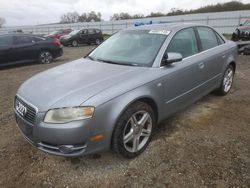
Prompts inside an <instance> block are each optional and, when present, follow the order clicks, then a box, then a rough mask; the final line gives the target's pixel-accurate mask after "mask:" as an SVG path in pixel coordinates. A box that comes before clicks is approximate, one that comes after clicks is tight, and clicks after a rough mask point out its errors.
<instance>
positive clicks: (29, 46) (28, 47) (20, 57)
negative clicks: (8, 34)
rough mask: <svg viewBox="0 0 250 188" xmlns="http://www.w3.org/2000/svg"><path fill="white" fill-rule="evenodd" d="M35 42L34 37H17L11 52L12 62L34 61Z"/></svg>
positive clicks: (14, 39) (14, 38)
mask: <svg viewBox="0 0 250 188" xmlns="http://www.w3.org/2000/svg"><path fill="white" fill-rule="evenodd" d="M35 50H36V48H35V41H34V39H33V37H32V36H25V35H19V36H18V35H17V36H14V37H13V49H12V51H11V60H12V61H29V60H34V59H35V58H36V57H34V54H36V53H35Z"/></svg>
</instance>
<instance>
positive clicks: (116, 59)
mask: <svg viewBox="0 0 250 188" xmlns="http://www.w3.org/2000/svg"><path fill="white" fill-rule="evenodd" d="M167 36H168V33H164V32H157V31H150V30H125V31H120V32H118V33H117V34H114V35H113V36H111V37H109V38H108V39H107V40H106V41H105V42H103V43H102V44H101V45H100V46H98V47H97V48H96V49H95V50H94V51H93V52H92V53H90V55H89V57H90V58H92V59H94V60H96V61H98V60H99V61H103V62H109V63H115V64H126V65H132V66H152V64H153V61H154V59H155V57H156V55H157V54H158V51H159V49H160V48H161V46H162V44H163V42H164V41H165V39H166V38H167Z"/></svg>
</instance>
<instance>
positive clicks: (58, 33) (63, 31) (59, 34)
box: [45, 29, 72, 39]
mask: <svg viewBox="0 0 250 188" xmlns="http://www.w3.org/2000/svg"><path fill="white" fill-rule="evenodd" d="M70 32H72V29H60V30H58V31H53V32H52V33H50V34H48V35H45V37H50V38H57V39H60V38H61V37H62V36H64V35H68V34H69V33H70Z"/></svg>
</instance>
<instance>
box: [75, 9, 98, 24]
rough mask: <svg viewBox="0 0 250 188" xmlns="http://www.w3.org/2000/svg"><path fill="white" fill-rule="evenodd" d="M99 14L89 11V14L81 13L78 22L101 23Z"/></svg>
mask: <svg viewBox="0 0 250 188" xmlns="http://www.w3.org/2000/svg"><path fill="white" fill-rule="evenodd" d="M101 17H102V15H101V13H100V12H95V11H91V12H89V13H82V15H81V16H80V17H79V20H78V21H79V22H99V21H101Z"/></svg>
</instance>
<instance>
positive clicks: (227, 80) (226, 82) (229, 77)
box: [215, 65, 234, 95]
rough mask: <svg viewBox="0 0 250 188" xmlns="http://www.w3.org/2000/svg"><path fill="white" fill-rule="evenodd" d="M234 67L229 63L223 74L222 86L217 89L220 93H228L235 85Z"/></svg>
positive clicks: (217, 92)
mask: <svg viewBox="0 0 250 188" xmlns="http://www.w3.org/2000/svg"><path fill="white" fill-rule="evenodd" d="M233 78H234V67H233V66H232V65H229V66H228V67H227V68H226V71H225V73H224V75H223V79H222V81H221V85H220V87H219V88H218V89H217V90H216V91H215V92H216V94H218V95H226V94H228V92H229V91H230V89H231V88H232V85H233Z"/></svg>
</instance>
